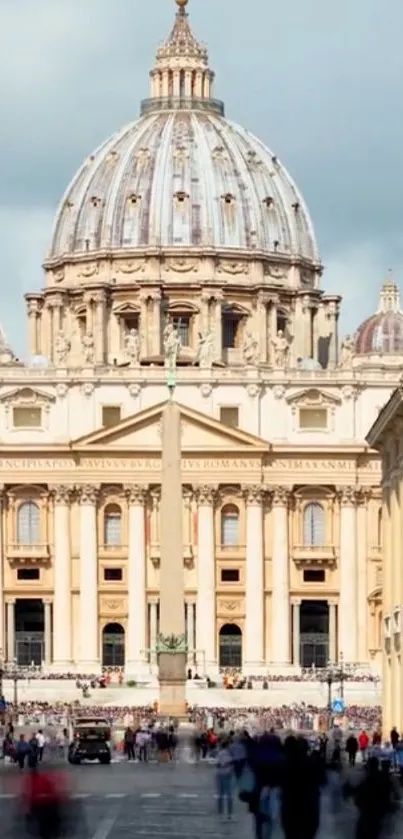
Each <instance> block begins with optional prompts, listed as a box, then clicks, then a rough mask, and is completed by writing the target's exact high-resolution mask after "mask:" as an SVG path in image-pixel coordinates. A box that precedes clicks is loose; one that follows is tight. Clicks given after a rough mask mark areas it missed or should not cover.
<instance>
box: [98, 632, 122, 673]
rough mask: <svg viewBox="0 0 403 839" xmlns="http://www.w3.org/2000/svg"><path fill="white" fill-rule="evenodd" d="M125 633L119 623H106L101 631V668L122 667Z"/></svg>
mask: <svg viewBox="0 0 403 839" xmlns="http://www.w3.org/2000/svg"><path fill="white" fill-rule="evenodd" d="M124 665H125V631H124V629H123V626H122V625H121V624H120V623H107V624H106V626H104V628H103V630H102V666H103V667H124Z"/></svg>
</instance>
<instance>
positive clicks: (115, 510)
mask: <svg viewBox="0 0 403 839" xmlns="http://www.w3.org/2000/svg"><path fill="white" fill-rule="evenodd" d="M121 544H122V511H121V509H120V507H119V505H118V504H108V506H107V507H105V510H104V545H110V546H111V547H114V546H115V547H116V546H118V545H121Z"/></svg>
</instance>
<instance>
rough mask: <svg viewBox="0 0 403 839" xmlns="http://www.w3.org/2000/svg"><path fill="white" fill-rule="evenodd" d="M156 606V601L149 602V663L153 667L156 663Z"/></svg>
mask: <svg viewBox="0 0 403 839" xmlns="http://www.w3.org/2000/svg"><path fill="white" fill-rule="evenodd" d="M157 608H158V603H157V601H152V602H151V603H150V648H151V655H150V661H151V664H152V665H153V666H154V667H155V665H156V664H157V651H156V649H157V640H158V615H157Z"/></svg>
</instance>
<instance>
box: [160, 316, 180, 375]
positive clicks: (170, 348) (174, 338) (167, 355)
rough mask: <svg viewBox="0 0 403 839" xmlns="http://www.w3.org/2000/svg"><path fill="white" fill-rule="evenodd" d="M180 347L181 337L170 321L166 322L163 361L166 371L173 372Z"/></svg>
mask: <svg viewBox="0 0 403 839" xmlns="http://www.w3.org/2000/svg"><path fill="white" fill-rule="evenodd" d="M181 346H182V341H181V336H180V335H179V332H178V330H177V329H176V328H175V327H174V325H173V323H172V321H170V320H169V321H168V322H167V324H166V326H165V329H164V360H165V367H166V369H168V370H170V371H171V372H174V370H175V368H176V362H177V360H178V355H179V353H180V350H181Z"/></svg>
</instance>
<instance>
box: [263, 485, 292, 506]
mask: <svg viewBox="0 0 403 839" xmlns="http://www.w3.org/2000/svg"><path fill="white" fill-rule="evenodd" d="M267 490H268V492H270V493H271V500H272V505H273V507H287V505H288V502H289V500H290V498H291V489H290V487H284V486H275V487H267Z"/></svg>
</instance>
